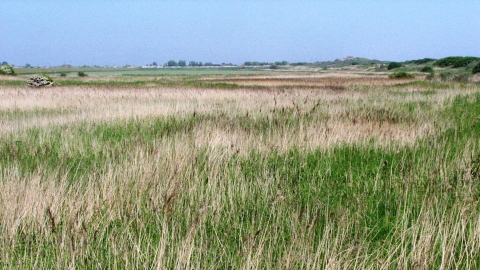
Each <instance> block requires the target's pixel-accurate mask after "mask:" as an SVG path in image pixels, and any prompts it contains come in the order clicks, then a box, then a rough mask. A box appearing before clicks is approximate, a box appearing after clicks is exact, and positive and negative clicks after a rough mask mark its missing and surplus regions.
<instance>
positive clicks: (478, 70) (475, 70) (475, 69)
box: [472, 62, 480, 74]
mask: <svg viewBox="0 0 480 270" xmlns="http://www.w3.org/2000/svg"><path fill="white" fill-rule="evenodd" d="M477 73H480V62H478V63H477V64H476V65H475V66H474V67H473V69H472V74H477Z"/></svg>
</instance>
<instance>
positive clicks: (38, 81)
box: [27, 75, 53, 87]
mask: <svg viewBox="0 0 480 270" xmlns="http://www.w3.org/2000/svg"><path fill="white" fill-rule="evenodd" d="M27 85H28V86H31V87H42V86H53V80H52V78H50V77H49V76H46V75H35V76H32V77H30V78H29V80H28V83H27Z"/></svg>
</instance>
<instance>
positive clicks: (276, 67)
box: [270, 65, 278, 69]
mask: <svg viewBox="0 0 480 270" xmlns="http://www.w3.org/2000/svg"><path fill="white" fill-rule="evenodd" d="M270 69H278V66H277V65H270Z"/></svg>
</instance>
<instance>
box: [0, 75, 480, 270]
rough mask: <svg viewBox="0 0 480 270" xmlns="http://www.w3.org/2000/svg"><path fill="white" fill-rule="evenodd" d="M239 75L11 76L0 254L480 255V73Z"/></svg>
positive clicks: (436, 259)
mask: <svg viewBox="0 0 480 270" xmlns="http://www.w3.org/2000/svg"><path fill="white" fill-rule="evenodd" d="M222 72H223V71H222ZM222 72H219V71H216V72H214V71H213V70H212V71H211V73H208V74H143V75H138V74H137V75H135V74H127V73H123V70H122V71H120V72H119V73H110V74H109V73H105V74H103V73H98V74H92V75H90V76H88V77H87V78H73V77H72V78H69V77H68V76H67V78H61V77H59V76H56V75H52V77H53V78H54V79H55V80H56V82H58V84H59V85H60V86H55V87H51V88H38V89H33V88H28V87H25V86H24V84H25V83H24V81H25V78H27V77H28V76H27V75H22V74H20V75H19V76H17V77H14V78H13V77H10V78H8V77H6V78H8V79H6V78H3V77H0V127H1V128H0V205H1V207H0V268H22V269H25V268H28V269H30V268H42V269H45V268H51V269H66V268H80V269H83V268H114V269H136V268H148V269H152V268H153V269H340V268H341V269H479V268H480V151H479V150H480V144H479V143H480V117H479V116H480V84H478V83H474V82H470V83H458V82H436V81H425V80H423V78H420V77H418V78H417V79H407V80H399V79H389V78H388V76H387V75H385V74H382V73H379V74H375V75H366V74H363V73H356V72H353V71H345V72H342V71H336V72H321V73H315V72H286V71H258V72H257V73H255V72H252V73H248V74H245V73H241V72H240V73H235V72H233V71H232V73H230V72H227V73H222ZM22 80H23V81H22Z"/></svg>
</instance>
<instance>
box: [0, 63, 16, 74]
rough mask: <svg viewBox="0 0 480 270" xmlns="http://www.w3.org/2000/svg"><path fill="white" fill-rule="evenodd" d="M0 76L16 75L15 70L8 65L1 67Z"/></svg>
mask: <svg viewBox="0 0 480 270" xmlns="http://www.w3.org/2000/svg"><path fill="white" fill-rule="evenodd" d="M0 75H15V70H13V67H11V66H10V65H8V64H3V65H2V66H0Z"/></svg>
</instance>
